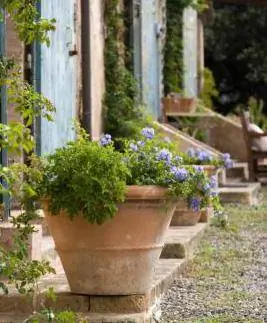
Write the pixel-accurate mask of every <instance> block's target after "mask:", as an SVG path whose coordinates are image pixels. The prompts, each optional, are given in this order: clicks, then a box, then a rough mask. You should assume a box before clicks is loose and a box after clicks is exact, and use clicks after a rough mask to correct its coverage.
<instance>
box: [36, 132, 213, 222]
mask: <svg viewBox="0 0 267 323" xmlns="http://www.w3.org/2000/svg"><path fill="white" fill-rule="evenodd" d="M43 167H44V169H43V174H44V176H43V179H42V181H41V183H40V186H39V194H40V196H42V197H48V198H49V204H50V209H51V211H52V213H53V214H57V213H59V211H60V210H61V209H65V210H66V211H67V213H68V215H69V216H70V217H71V218H72V217H74V216H76V215H78V214H81V211H82V215H83V216H84V217H85V218H86V219H87V220H88V221H89V222H91V223H98V224H101V223H102V222H104V221H105V220H107V219H108V218H111V217H113V216H114V215H115V214H116V211H117V204H118V203H121V202H123V201H124V198H125V192H126V186H127V185H158V186H161V187H165V188H168V192H169V198H170V199H177V198H179V199H184V200H186V201H187V202H188V206H189V207H191V208H192V209H193V210H194V211H197V210H200V209H201V208H202V207H205V206H206V205H210V204H212V205H213V206H214V207H217V206H218V205H219V203H218V197H217V195H216V193H215V192H214V188H215V187H216V181H215V179H209V178H208V177H207V176H206V174H205V172H204V171H203V169H202V167H201V166H192V165H191V166H183V159H182V158H181V157H180V156H178V155H175V154H174V153H172V152H171V151H170V150H168V149H167V148H166V144H165V143H162V142H159V141H158V140H157V139H156V138H155V133H154V129H153V128H148V127H147V128H144V129H143V130H142V133H141V140H135V141H126V142H125V150H124V151H123V152H118V151H116V150H115V148H114V144H113V141H112V138H111V136H110V135H109V134H105V135H103V136H102V137H101V139H100V141H99V142H95V141H89V140H88V137H87V136H86V134H85V133H82V135H79V136H78V140H77V141H75V142H70V143H69V144H68V145H67V146H66V147H63V148H60V149H57V151H56V152H55V153H54V154H52V155H50V156H48V158H47V159H46V160H45V161H44V166H43Z"/></svg>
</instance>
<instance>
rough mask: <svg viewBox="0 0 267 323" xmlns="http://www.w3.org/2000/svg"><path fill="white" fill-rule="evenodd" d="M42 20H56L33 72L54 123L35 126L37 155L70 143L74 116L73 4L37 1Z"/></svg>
mask: <svg viewBox="0 0 267 323" xmlns="http://www.w3.org/2000/svg"><path fill="white" fill-rule="evenodd" d="M40 11H41V15H42V17H45V18H55V19H56V31H54V32H51V34H50V39H51V46H50V47H47V46H46V45H41V47H40V49H39V60H38V58H37V64H39V67H37V70H38V69H39V74H40V75H39V83H40V84H39V85H38V86H37V88H39V90H40V91H41V92H42V93H43V94H44V95H45V96H46V97H47V98H48V99H50V100H51V101H52V103H53V104H54V105H55V107H56V110H57V111H56V116H55V122H54V123H51V122H48V121H46V120H44V119H41V120H40V124H39V128H40V129H39V138H38V142H39V149H38V150H39V153H41V154H47V153H51V152H53V151H54V150H55V149H56V148H58V147H61V146H63V145H65V144H66V142H67V141H69V140H73V139H74V137H75V132H74V130H73V119H74V118H75V114H76V73H75V70H76V56H75V55H72V54H73V53H72V52H71V51H73V50H74V49H75V0H67V1H66V0H53V1H44V0H43V1H41V4H40Z"/></svg>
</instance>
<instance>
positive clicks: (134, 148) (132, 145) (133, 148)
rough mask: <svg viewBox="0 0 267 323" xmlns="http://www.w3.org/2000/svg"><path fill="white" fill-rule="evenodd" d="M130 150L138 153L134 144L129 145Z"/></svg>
mask: <svg viewBox="0 0 267 323" xmlns="http://www.w3.org/2000/svg"><path fill="white" fill-rule="evenodd" d="M130 149H131V150H132V151H138V146H137V145H136V144H134V143H131V144H130Z"/></svg>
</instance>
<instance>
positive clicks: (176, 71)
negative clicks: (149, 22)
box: [164, 0, 208, 95]
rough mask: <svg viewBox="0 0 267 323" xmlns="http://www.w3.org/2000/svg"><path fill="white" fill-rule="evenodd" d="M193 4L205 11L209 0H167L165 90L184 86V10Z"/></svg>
mask: <svg viewBox="0 0 267 323" xmlns="http://www.w3.org/2000/svg"><path fill="white" fill-rule="evenodd" d="M189 6H191V7H192V8H194V9H196V10H197V11H203V10H205V9H206V8H207V6H208V0H198V1H195V0H180V1H177V0H167V3H166V11H167V14H166V15H167V17H166V18H167V34H166V43H165V48H164V57H165V64H164V92H165V95H167V94H168V93H170V92H177V93H179V92H181V91H182V88H183V80H182V78H183V75H184V64H183V12H184V9H185V8H187V7H189Z"/></svg>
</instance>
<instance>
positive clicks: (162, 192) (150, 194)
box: [40, 185, 169, 203]
mask: <svg viewBox="0 0 267 323" xmlns="http://www.w3.org/2000/svg"><path fill="white" fill-rule="evenodd" d="M168 192H169V189H168V188H165V187H161V186H157V185H127V186H126V193H125V201H127V200H167V198H168V196H167V194H168ZM40 202H41V203H48V202H49V197H43V198H41V199H40Z"/></svg>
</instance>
